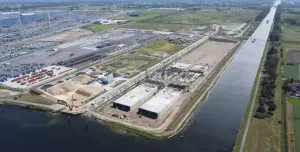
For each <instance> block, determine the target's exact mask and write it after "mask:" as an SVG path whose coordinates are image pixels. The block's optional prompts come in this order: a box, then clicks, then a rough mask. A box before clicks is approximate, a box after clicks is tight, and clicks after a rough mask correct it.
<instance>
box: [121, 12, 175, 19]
mask: <svg viewBox="0 0 300 152" xmlns="http://www.w3.org/2000/svg"><path fill="white" fill-rule="evenodd" d="M136 13H138V14H140V15H139V16H138V17H130V16H128V15H127V16H124V17H121V18H118V19H119V20H130V21H141V20H146V19H150V18H154V17H157V16H161V15H166V14H170V13H171V12H157V11H146V10H144V11H136Z"/></svg>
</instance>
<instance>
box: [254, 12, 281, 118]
mask: <svg viewBox="0 0 300 152" xmlns="http://www.w3.org/2000/svg"><path fill="white" fill-rule="evenodd" d="M281 14H282V11H281V9H280V8H277V11H276V14H275V18H274V26H273V30H272V32H271V33H270V41H271V43H270V46H271V47H270V49H269V50H268V53H267V56H266V60H265V63H264V66H263V71H262V73H263V75H264V76H263V78H262V81H261V84H260V85H261V92H260V96H259V106H258V108H257V110H256V113H255V114H254V117H255V118H259V119H264V118H267V117H271V116H272V115H273V114H274V111H275V110H276V109H277V105H276V103H275V89H276V79H277V73H276V71H277V67H278V63H279V56H278V50H279V49H278V47H277V46H276V45H275V44H280V41H281V30H282V29H281Z"/></svg>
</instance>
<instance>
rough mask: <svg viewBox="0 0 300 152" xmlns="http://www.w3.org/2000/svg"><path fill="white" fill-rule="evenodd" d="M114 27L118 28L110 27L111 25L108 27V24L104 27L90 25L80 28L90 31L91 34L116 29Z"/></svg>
mask: <svg viewBox="0 0 300 152" xmlns="http://www.w3.org/2000/svg"><path fill="white" fill-rule="evenodd" d="M116 27H118V26H117V25H112V24H110V25H108V24H105V25H102V24H91V25H87V26H85V27H82V28H84V29H88V30H91V31H93V32H102V31H106V30H109V29H112V28H116Z"/></svg>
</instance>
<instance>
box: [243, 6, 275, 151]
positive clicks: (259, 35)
mask: <svg viewBox="0 0 300 152" xmlns="http://www.w3.org/2000/svg"><path fill="white" fill-rule="evenodd" d="M280 2H281V0H278V1H277V2H276V3H275V4H274V6H275V5H278V4H280ZM275 12H276V8H275V7H272V8H271V10H270V12H269V14H268V15H267V16H266V18H265V19H264V20H263V21H262V23H261V24H260V25H259V27H258V28H257V29H256V31H255V32H254V33H253V35H252V36H251V38H249V39H248V40H247V42H246V44H245V46H244V47H243V49H245V50H246V49H256V50H257V49H260V50H264V49H265V45H266V42H267V40H268V35H269V31H270V29H271V27H272V26H271V25H272V22H273V20H274V16H275ZM267 20H269V23H268V24H267V23H266V22H267ZM254 38H255V39H257V40H256V41H255V42H254V43H252V40H253V39H254ZM257 42H259V45H257ZM241 51H243V50H241ZM262 52H264V51H262ZM263 60H265V58H264V59H263ZM261 75H262V73H261V72H259V78H258V81H257V84H255V85H256V88H255V92H254V98H253V100H252V104H251V109H250V113H249V116H248V118H247V124H246V128H245V132H244V135H243V139H242V143H241V146H240V150H239V152H243V151H244V147H245V142H246V138H247V134H248V130H249V125H250V122H251V118H252V113H253V108H254V104H255V102H256V98H255V97H256V95H257V93H258V87H259V84H260V78H261Z"/></svg>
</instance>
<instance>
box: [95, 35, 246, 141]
mask: <svg viewBox="0 0 300 152" xmlns="http://www.w3.org/2000/svg"><path fill="white" fill-rule="evenodd" d="M239 45H240V42H239V41H231V42H222V41H211V40H209V41H207V42H204V43H203V44H201V45H200V46H198V47H196V48H195V49H193V50H191V51H190V52H187V53H185V54H184V55H183V56H181V57H178V58H177V59H175V60H173V61H172V62H170V63H169V64H167V65H165V66H163V67H162V68H159V69H158V70H156V71H154V72H153V73H148V75H147V76H146V77H145V78H144V79H142V80H141V81H139V82H138V83H136V84H135V85H133V86H131V87H129V88H128V89H124V90H123V91H122V93H120V94H118V95H116V96H115V97H114V98H112V99H111V100H109V101H108V102H106V103H105V104H103V105H101V106H99V107H98V108H96V110H95V112H90V114H92V115H93V116H96V117H98V118H99V119H101V120H106V121H109V122H113V123H117V124H120V125H124V126H127V127H129V128H133V129H137V130H139V131H143V132H146V133H149V134H154V135H158V136H159V134H163V133H165V132H166V131H168V130H169V129H170V127H171V126H170V124H171V123H172V122H173V121H175V120H176V119H180V118H179V116H180V115H184V113H187V111H189V110H190V109H191V108H192V107H191V106H192V105H193V102H195V101H192V100H191V99H192V98H193V97H195V96H196V95H195V94H198V93H199V91H200V90H203V89H204V90H207V88H206V87H207V85H206V83H209V82H210V80H211V79H215V77H213V76H216V74H218V73H219V72H220V71H221V69H222V68H223V67H224V66H225V65H226V63H227V61H228V60H229V59H230V58H231V56H232V55H233V54H234V52H235V50H236V49H237V48H238V46H239ZM198 95H199V94H198ZM200 95H201V93H200ZM186 105H189V106H186ZM177 121H178V120H177ZM172 127H174V126H172Z"/></svg>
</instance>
